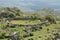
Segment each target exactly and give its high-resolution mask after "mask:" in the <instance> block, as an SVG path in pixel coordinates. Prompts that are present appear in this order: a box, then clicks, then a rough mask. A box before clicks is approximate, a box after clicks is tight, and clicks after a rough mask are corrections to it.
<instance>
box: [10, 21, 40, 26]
mask: <svg viewBox="0 0 60 40" xmlns="http://www.w3.org/2000/svg"><path fill="white" fill-rule="evenodd" d="M10 23H12V24H24V25H26V24H37V23H40V21H39V20H12V21H11V22H10Z"/></svg>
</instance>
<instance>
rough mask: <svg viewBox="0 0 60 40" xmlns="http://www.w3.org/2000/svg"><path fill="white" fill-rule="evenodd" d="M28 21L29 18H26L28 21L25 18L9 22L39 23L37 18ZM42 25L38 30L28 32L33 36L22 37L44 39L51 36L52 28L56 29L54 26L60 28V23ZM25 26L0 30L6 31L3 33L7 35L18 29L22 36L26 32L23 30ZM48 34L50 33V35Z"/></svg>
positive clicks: (35, 39) (26, 39) (25, 39)
mask: <svg viewBox="0 0 60 40" xmlns="http://www.w3.org/2000/svg"><path fill="white" fill-rule="evenodd" d="M29 21H30V20H28V21H27V20H25V21H23V20H18V21H17V20H12V21H11V23H13V24H25V25H26V24H37V23H39V20H34V21H33V20H32V21H31V22H29ZM26 22H27V23H26ZM42 27H43V29H41V30H40V31H35V32H30V33H33V34H34V36H32V37H27V38H24V40H28V39H30V38H33V39H34V40H45V39H47V38H51V37H53V33H54V32H52V31H53V30H54V31H55V30H56V29H55V28H60V24H50V25H48V26H45V25H43V26H42ZM25 28H26V27H16V28H9V29H8V30H2V29H0V31H2V32H5V33H6V34H5V35H9V34H11V33H13V32H15V31H19V32H20V36H22V35H24V34H26V33H25V32H24V31H23V30H24V29H25ZM47 28H49V32H50V33H47ZM49 35H51V37H50V36H49ZM39 36H41V38H39ZM0 40H7V39H0Z"/></svg>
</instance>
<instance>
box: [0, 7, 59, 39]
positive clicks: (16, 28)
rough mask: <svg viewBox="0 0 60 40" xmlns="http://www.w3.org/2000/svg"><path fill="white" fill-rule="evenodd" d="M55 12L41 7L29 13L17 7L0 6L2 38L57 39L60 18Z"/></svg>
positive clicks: (0, 34)
mask: <svg viewBox="0 0 60 40" xmlns="http://www.w3.org/2000/svg"><path fill="white" fill-rule="evenodd" d="M53 12H54V10H53V11H52V10H50V9H41V10H39V11H35V12H32V13H30V14H29V13H28V14H27V13H24V12H23V11H21V10H20V9H19V8H17V7H13V8H9V7H4V8H0V40H57V39H58V38H60V36H59V35H60V18H57V16H56V15H54V13H55V12H54V13H53ZM42 14H43V15H42Z"/></svg>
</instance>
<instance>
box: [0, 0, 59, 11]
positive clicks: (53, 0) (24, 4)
mask: <svg viewBox="0 0 60 40" xmlns="http://www.w3.org/2000/svg"><path fill="white" fill-rule="evenodd" d="M5 6H8V7H10V6H11V7H13V6H17V7H19V8H20V9H21V10H24V11H34V10H38V9H41V8H52V9H55V10H60V0H0V7H5Z"/></svg>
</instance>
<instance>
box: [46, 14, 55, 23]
mask: <svg viewBox="0 0 60 40" xmlns="http://www.w3.org/2000/svg"><path fill="white" fill-rule="evenodd" d="M45 19H46V20H48V21H49V22H50V23H54V24H56V18H55V17H54V16H53V15H46V16H45Z"/></svg>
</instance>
